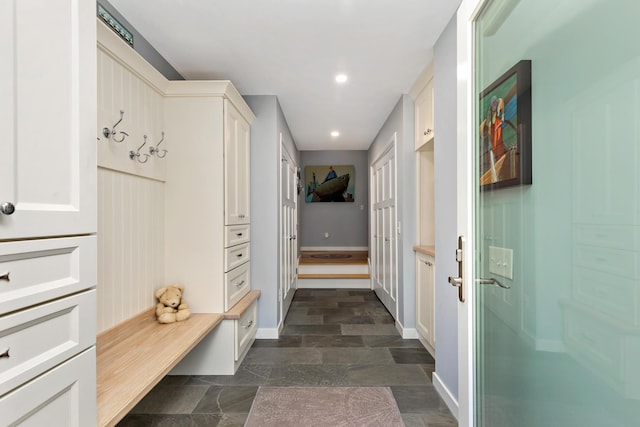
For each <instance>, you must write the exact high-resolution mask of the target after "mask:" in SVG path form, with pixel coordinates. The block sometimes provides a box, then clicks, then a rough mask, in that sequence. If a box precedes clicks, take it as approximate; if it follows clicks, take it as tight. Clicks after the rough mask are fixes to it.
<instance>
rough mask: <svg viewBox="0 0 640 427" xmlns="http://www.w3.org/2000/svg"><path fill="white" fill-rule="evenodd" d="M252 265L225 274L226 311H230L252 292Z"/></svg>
mask: <svg viewBox="0 0 640 427" xmlns="http://www.w3.org/2000/svg"><path fill="white" fill-rule="evenodd" d="M250 267H251V264H250V263H246V264H244V265H241V266H240V267H238V268H236V269H235V270H231V271H230V272H228V273H225V274H224V311H229V309H230V308H231V307H233V306H234V305H236V304H237V303H238V301H240V300H241V299H242V297H243V296H245V295H246V294H247V293H249V291H250V290H251V277H250V276H251V268H250Z"/></svg>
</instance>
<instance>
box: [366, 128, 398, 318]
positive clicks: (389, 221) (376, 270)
mask: <svg viewBox="0 0 640 427" xmlns="http://www.w3.org/2000/svg"><path fill="white" fill-rule="evenodd" d="M395 140H396V136H395V134H394V137H393V140H392V141H391V143H390V144H389V147H388V148H387V149H386V150H385V151H384V153H383V154H382V155H381V156H380V157H379V158H378V160H376V161H375V162H374V163H373V165H372V167H371V186H372V192H371V194H372V239H371V248H372V254H371V259H372V263H373V266H372V267H373V268H372V271H373V289H374V291H375V292H376V294H377V295H378V298H380V300H381V301H382V303H383V304H384V305H385V307H387V310H389V312H390V313H391V315H392V316H393V317H394V318H395V317H396V316H397V313H398V274H397V271H398V256H397V254H398V243H397V238H396V237H397V236H396V234H397V233H396V230H397V225H396V191H397V189H396V154H395V153H396V141H395Z"/></svg>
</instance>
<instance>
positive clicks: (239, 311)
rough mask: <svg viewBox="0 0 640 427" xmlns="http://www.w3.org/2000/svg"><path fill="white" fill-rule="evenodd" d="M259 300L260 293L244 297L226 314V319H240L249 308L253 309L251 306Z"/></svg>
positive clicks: (254, 292) (253, 292)
mask: <svg viewBox="0 0 640 427" xmlns="http://www.w3.org/2000/svg"><path fill="white" fill-rule="evenodd" d="M258 298H260V291H250V292H249V293H248V294H247V295H245V296H244V297H242V299H241V300H240V301H238V302H237V304H236V305H234V306H233V307H231V308H230V309H229V311H227V312H226V313H224V315H223V316H224V319H225V320H228V319H231V320H235V319H239V318H240V317H241V316H242V315H243V314H244V312H245V311H247V309H248V308H249V307H251V304H253V302H254V301H255V300H257V299H258Z"/></svg>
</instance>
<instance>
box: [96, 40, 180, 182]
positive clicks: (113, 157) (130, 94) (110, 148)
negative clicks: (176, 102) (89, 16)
mask: <svg viewBox="0 0 640 427" xmlns="http://www.w3.org/2000/svg"><path fill="white" fill-rule="evenodd" d="M97 61H98V130H97V131H98V138H99V140H98V166H101V167H104V168H109V169H113V170H118V171H122V172H127V173H130V174H134V175H138V176H143V177H147V178H153V179H157V180H161V181H164V180H165V170H166V162H167V160H168V159H167V158H164V159H161V158H159V157H157V156H149V157H146V156H147V155H149V154H150V153H149V148H150V147H151V146H155V145H157V144H158V143H159V141H160V140H161V139H162V132H163V131H164V125H163V123H164V111H163V101H164V98H163V95H162V94H161V92H160V91H159V90H158V89H157V88H156V87H154V86H153V84H151V83H150V81H149V80H148V79H147V78H144V77H143V76H142V75H140V74H138V73H137V72H135V71H133V70H132V69H131V68H129V67H127V66H125V65H124V64H123V63H121V62H120V61H119V60H118V59H116V58H114V57H113V56H112V55H111V54H110V53H109V52H107V51H105V50H102V49H100V48H98V57H97ZM121 110H122V111H124V116H123V120H122V121H121V122H120V123H119V124H118V126H117V127H116V128H115V130H116V135H115V137H109V138H106V137H105V136H104V135H103V134H102V130H103V128H105V127H106V128H109V129H112V127H113V125H114V124H115V123H116V122H117V121H118V120H120V111H121ZM120 132H126V133H127V134H129V136H127V137H125V139H124V141H122V142H120V143H118V142H116V141H115V140H120V139H122V137H123V136H124V135H123V134H121V133H120ZM144 135H146V136H147V143H146V145H144V147H142V148H141V149H140V157H139V160H140V161H145V159H146V161H145V163H140V161H138V159H131V158H130V157H129V152H130V151H131V150H133V151H134V152H137V150H138V148H139V147H140V146H141V145H142V144H143V143H144ZM172 139H175V138H173V135H166V134H165V140H164V141H163V142H162V144H161V145H160V146H159V148H160V149H167V150H170V145H171V140H172ZM169 155H170V154H169V153H167V157H168V156H169Z"/></svg>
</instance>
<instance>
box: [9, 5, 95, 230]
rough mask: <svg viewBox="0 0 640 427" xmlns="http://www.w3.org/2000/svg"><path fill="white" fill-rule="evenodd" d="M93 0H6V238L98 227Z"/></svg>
mask: <svg viewBox="0 0 640 427" xmlns="http://www.w3.org/2000/svg"><path fill="white" fill-rule="evenodd" d="M95 8H96V4H95V1H92V0H79V1H71V0H5V1H2V2H0V56H1V57H2V60H1V61H0V129H2V138H1V139H0V211H2V212H3V213H0V239H13V238H24V237H35V236H52V235H74V234H81V233H92V232H95V230H96V195H95V193H96V192H95V189H96V131H95V129H96V115H95V111H96V44H95V41H96V38H95V32H96V29H95V27H96V20H95V13H96V9H95ZM54 28H58V29H63V30H61V31H55V30H53V29H54Z"/></svg>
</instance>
